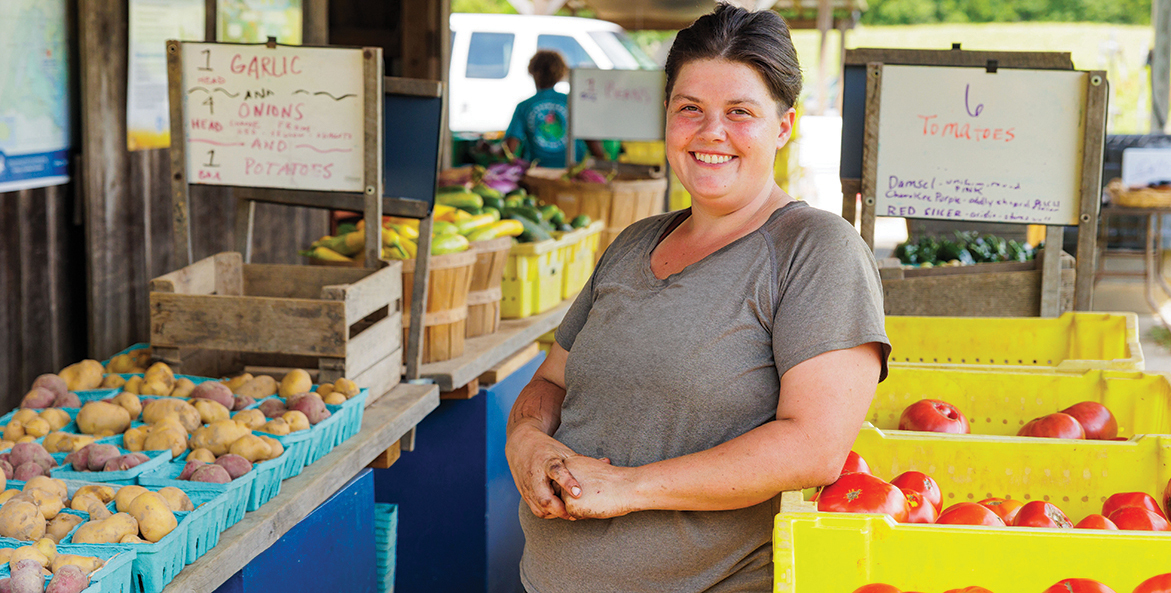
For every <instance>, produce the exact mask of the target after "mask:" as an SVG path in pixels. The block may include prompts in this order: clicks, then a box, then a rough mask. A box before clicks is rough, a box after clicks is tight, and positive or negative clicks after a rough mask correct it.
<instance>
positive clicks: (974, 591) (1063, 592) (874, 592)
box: [853, 573, 1171, 593]
mask: <svg viewBox="0 0 1171 593" xmlns="http://www.w3.org/2000/svg"><path fill="white" fill-rule="evenodd" d="M853 593H918V592H915V591H903V590H902V589H899V588H898V587H895V586H893V585H887V584H885V583H871V584H869V585H863V586H861V587H858V588H857V589H854V592H853ZM943 593H993V592H992V591H991V590H989V589H985V588H984V587H979V586H971V587H963V588H961V589H948V590H947V591H944V592H943ZM1040 593H1116V592H1115V590H1114V589H1111V588H1110V587H1108V586H1106V585H1104V584H1102V583H1099V582H1098V581H1095V580H1093V579H1079V578H1070V579H1062V580H1060V581H1057V582H1056V583H1053V585H1052V586H1050V587H1049V588H1047V589H1045V590H1044V591H1041V592H1040ZM1131 593H1171V573H1167V574H1161V575H1157V576H1153V577H1151V578H1149V579H1147V580H1145V581H1143V582H1142V583H1140V584H1139V586H1138V587H1135V589H1134V591H1132V592H1131Z"/></svg>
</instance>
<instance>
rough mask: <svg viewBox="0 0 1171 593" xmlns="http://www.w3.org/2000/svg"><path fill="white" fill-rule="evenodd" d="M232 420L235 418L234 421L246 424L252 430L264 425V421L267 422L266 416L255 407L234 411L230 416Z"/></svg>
mask: <svg viewBox="0 0 1171 593" xmlns="http://www.w3.org/2000/svg"><path fill="white" fill-rule="evenodd" d="M232 420H235V421H236V422H238V423H240V424H243V425H244V426H247V427H248V428H251V429H253V430H256V429H257V428H260V427H261V426H264V423H265V422H268V418H265V417H264V412H261V411H260V410H257V409H255V408H253V409H251V410H241V411H239V412H236V415H235V416H232Z"/></svg>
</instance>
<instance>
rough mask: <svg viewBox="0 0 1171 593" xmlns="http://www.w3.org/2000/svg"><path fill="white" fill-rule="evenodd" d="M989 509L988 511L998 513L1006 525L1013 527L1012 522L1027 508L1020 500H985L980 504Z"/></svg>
mask: <svg viewBox="0 0 1171 593" xmlns="http://www.w3.org/2000/svg"><path fill="white" fill-rule="evenodd" d="M977 504H981V505H984V506H986V507H988V510H990V511H992V512H993V513H996V515H997V516H999V517H1000V518H1001V519H1004V524H1005V525H1012V520H1013V519H1016V514H1017V512H1018V511H1020V510H1021V507H1023V506H1025V503H1023V502H1021V501H1019V500H1012V499H1004V498H985V499H984V500H981V501H980V502H979V503H977Z"/></svg>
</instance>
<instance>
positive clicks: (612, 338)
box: [520, 202, 889, 593]
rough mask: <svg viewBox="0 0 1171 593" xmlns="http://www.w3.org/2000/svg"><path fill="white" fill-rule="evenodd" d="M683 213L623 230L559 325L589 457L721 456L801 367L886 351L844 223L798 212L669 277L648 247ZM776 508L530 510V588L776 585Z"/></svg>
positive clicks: (632, 462) (878, 294)
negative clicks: (599, 516) (836, 355)
mask: <svg viewBox="0 0 1171 593" xmlns="http://www.w3.org/2000/svg"><path fill="white" fill-rule="evenodd" d="M687 215H688V213H687V211H683V212H672V213H667V214H664V215H660V216H655V217H652V218H648V219H644V220H641V221H639V222H636V223H635V224H633V225H631V226H630V227H628V228H627V229H626V230H625V231H623V233H622V234H621V235H620V236H619V237H618V238H617V240H615V242H614V243H613V244H612V245H610V247H609V248H608V249H607V250H606V253H605V255H604V256H603V257H602V259H601V261H600V262H599V264H598V267H597V269H596V270H595V272H594V275H593V277H592V278H591V279H590V283H589V284H588V285H587V286H586V288H585V289H584V290H583V291H582V292H581V294H580V295H579V296H578V297H577V300H576V301H575V302H574V303H573V306H572V307H571V308H570V310H569V312H568V313H567V314H566V316H565V320H564V321H563V322H562V323H561V327H560V328H559V329H558V330H557V334H556V338H557V343H558V344H560V345H561V346H562V347H563V348H565V349H566V350H567V351H569V359H568V361H567V362H566V366H565V385H566V393H565V402H564V404H563V405H562V409H561V425H560V427H559V428H558V429H557V432H556V433H555V434H554V437H555V438H556V439H557V440H559V441H561V442H563V443H565V444H566V445H567V446H569V447H570V448H572V449H573V450H574V451H576V452H578V453H580V454H582V455H588V456H591V457H609V458H610V459H611V460H612V463H613V464H614V465H618V466H625V467H635V466H641V465H645V464H648V463H652V462H655V461H661V460H664V459H670V458H674V457H679V456H682V455H687V454H689V453H694V452H697V451H703V450H706V449H710V448H712V447H714V446H716V445H718V444H720V443H723V442H725V441H728V440H731V439H733V438H735V437H737V436H739V435H742V434H744V433H746V432H748V431H749V430H752V429H754V428H756V427H758V426H761V425H763V424H765V423H767V422H769V421H772V420H774V419H775V418H776V414H777V402H778V397H779V385H780V377H781V376H782V375H784V373H785V371H787V370H789V369H790V368H792V367H793V366H794V365H796V364H798V363H800V362H802V361H804V360H807V359H809V358H812V357H814V356H817V355H818V354H822V353H824V352H828V351H831V350H840V349H845V348H852V347H854V346H858V345H861V344H865V343H868V342H881V343H883V344H888V342H887V339H886V332H885V329H884V323H883V307H882V288H881V284H880V281H879V277H878V268H877V266H876V265H875V262H874V257H873V256H872V255H871V253H870V250H869V249H868V248H867V247H866V244H865V243H864V242H863V241H862V239H861V237H859V235H858V233H857V231H855V230H854V228H853V227H851V226H850V224H849V223H847V222H846V221H845V220H844V219H842V218H841V217H840V216H836V215H834V214H831V213H828V212H825V211H821V210H817V209H815V208H812V207H810V206H808V205H807V204H805V203H803V202H793V203H790V204H788V205H786V206H785V207H783V208H781V209H779V210H777V211H776V212H774V213H773V214H772V216H771V217H770V218H769V219H768V221H767V222H766V223H765V224H764V225H763V226H761V228H760V229H758V230H757V231H755V232H752V233H750V234H748V235H746V236H744V237H742V238H740V239H738V240H736V241H734V242H732V243H731V244H729V245H727V246H725V247H723V248H721V249H720V250H718V251H716V252H715V253H713V254H711V255H709V256H708V257H706V258H704V259H703V260H701V261H699V262H696V263H694V264H691V265H690V266H687V267H686V268H685V269H684V270H682V271H681V272H679V273H677V274H672V275H671V276H670V277H668V278H666V279H663V280H660V279H658V278H656V277H655V275H654V274H653V273H652V272H651V266H650V254H651V251H652V250H653V249H654V247H655V246H656V245H657V244H658V241H659V238H660V237H661V236H662V235H663V233H664V231H665V230H666V229H667V228H668V225H670V224H671V223H672V221H674V220H676V219H677V218H678V217H681V216H687ZM888 353H889V345H887V346H886V347H884V356H883V366H882V376H883V377H885V376H886V354H888ZM776 502H777V499H774V500H771V501H767V502H764V503H761V504H758V505H755V506H752V507H748V508H744V509H739V510H733V511H642V512H636V513H631V514H629V515H626V516H622V517H616V518H613V519H604V520H580V521H565V520H560V519H539V518H537V517H535V516H534V515H533V514H532V513H531V512H530V511H529V509H528V507H527V506H526V505H524V504H522V505H521V508H520V517H521V527H522V528H523V529H524V532H525V539H526V545H525V551H524V556H523V558H522V560H521V579H522V581H523V583H524V585H525V587H526V588H527V589H528V590H529V591H530V593H581V592H582V591H615V592H618V591H621V592H632V593H633V592H639V591H648V592H649V591H656V592H657V591H662V592H670V593H682V592H686V591H719V592H727V591H762V592H763V591H770V590H771V589H772V553H771V548H770V541H771V538H770V536H771V533H772V522H773V516H774V515H775V513H776Z"/></svg>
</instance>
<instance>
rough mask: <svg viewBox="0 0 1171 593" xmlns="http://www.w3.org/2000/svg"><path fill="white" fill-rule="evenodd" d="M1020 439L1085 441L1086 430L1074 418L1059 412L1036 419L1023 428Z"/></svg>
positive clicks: (1019, 432)
mask: <svg viewBox="0 0 1171 593" xmlns="http://www.w3.org/2000/svg"><path fill="white" fill-rule="evenodd" d="M1016 435H1017V436H1018V437H1047V438H1051V439H1084V438H1086V430H1085V429H1084V428H1082V425H1081V424H1079V423H1078V421H1077V420H1076V419H1074V417H1073V416H1070V415H1069V414H1062V413H1061V412H1057V413H1055V414H1049V415H1048V416H1041V417H1040V418H1034V419H1032V420H1030V421H1029V422H1028V423H1027V424H1025V425H1024V426H1022V427H1021V429H1020V430H1019V431H1018V432H1017V433H1016Z"/></svg>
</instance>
